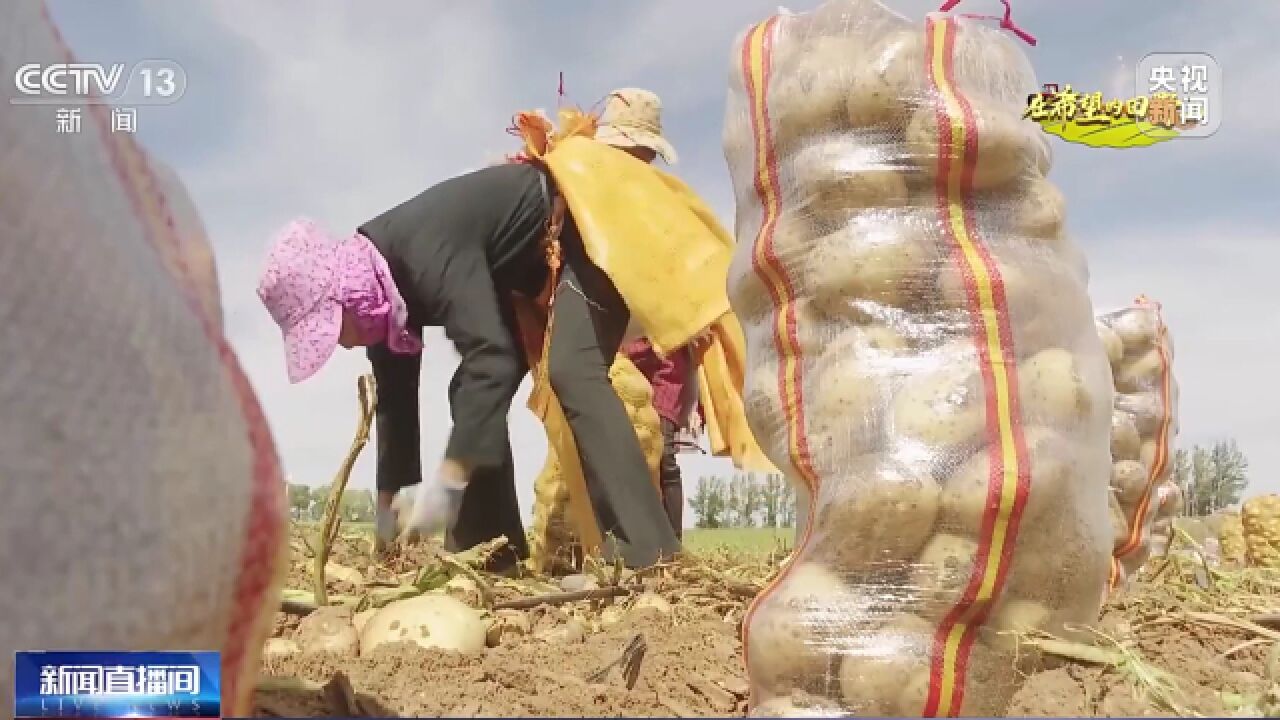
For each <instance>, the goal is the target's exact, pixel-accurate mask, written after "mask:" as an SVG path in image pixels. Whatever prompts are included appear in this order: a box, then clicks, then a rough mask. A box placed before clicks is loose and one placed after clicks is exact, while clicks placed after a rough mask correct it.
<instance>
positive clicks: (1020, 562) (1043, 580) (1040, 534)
mask: <svg viewBox="0 0 1280 720" xmlns="http://www.w3.org/2000/svg"><path fill="white" fill-rule="evenodd" d="M1097 480H1098V478H1086V477H1081V478H1079V479H1078V481H1077V486H1076V488H1075V490H1074V495H1075V497H1074V499H1073V501H1072V502H1071V503H1070V504H1063V505H1062V506H1061V511H1060V512H1058V513H1053V514H1049V515H1046V516H1044V517H1043V518H1042V519H1041V522H1039V523H1022V524H1021V525H1020V526H1019V528H1018V535H1017V537H1016V538H1015V541H1016V542H1017V545H1016V548H1017V549H1016V551H1015V552H1014V554H1013V565H1012V567H1010V569H1009V575H1008V578H1007V585H1006V586H1005V591H1004V593H1005V596H1007V597H1016V598H1021V599H1024V600H1035V601H1037V602H1041V603H1044V604H1045V605H1047V606H1049V607H1050V608H1053V609H1054V611H1055V613H1056V614H1057V615H1056V618H1055V619H1056V621H1058V622H1062V623H1089V622H1094V621H1095V620H1097V613H1098V610H1099V607H1100V603H1101V601H1102V597H1103V594H1104V591H1105V586H1106V581H1107V571H1108V568H1109V567H1110V565H1111V551H1112V548H1113V546H1114V544H1115V529H1114V527H1113V526H1112V524H1111V520H1110V512H1109V510H1108V507H1109V502H1110V501H1109V499H1108V498H1109V496H1110V491H1109V489H1107V488H1105V487H1099V486H1098V484H1097Z"/></svg>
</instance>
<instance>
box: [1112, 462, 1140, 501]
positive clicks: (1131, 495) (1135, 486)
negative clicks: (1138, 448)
mask: <svg viewBox="0 0 1280 720" xmlns="http://www.w3.org/2000/svg"><path fill="white" fill-rule="evenodd" d="M1111 489H1112V490H1114V491H1115V493H1116V499H1117V500H1119V501H1120V507H1122V508H1125V509H1129V508H1136V507H1137V506H1138V503H1139V502H1141V501H1142V497H1143V496H1144V495H1146V493H1147V466H1146V465H1143V464H1142V463H1141V462H1138V461H1137V460H1121V461H1119V462H1117V463H1115V464H1114V465H1112V466H1111Z"/></svg>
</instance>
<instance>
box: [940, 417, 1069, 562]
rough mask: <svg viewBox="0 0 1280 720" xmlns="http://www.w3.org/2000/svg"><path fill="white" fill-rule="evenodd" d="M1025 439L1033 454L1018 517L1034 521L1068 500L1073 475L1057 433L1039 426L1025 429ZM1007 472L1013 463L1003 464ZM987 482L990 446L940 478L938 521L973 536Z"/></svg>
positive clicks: (979, 521) (984, 506)
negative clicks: (1021, 508)
mask: <svg viewBox="0 0 1280 720" xmlns="http://www.w3.org/2000/svg"><path fill="white" fill-rule="evenodd" d="M1023 440H1024V442H1025V443H1026V447H1027V454H1028V456H1029V457H1030V460H1031V475H1030V491H1029V492H1028V494H1027V501H1026V505H1024V506H1023V511H1022V512H1023V515H1022V518H1023V519H1022V522H1023V523H1033V524H1034V523H1036V522H1039V521H1040V520H1041V519H1042V518H1043V517H1044V515H1045V514H1046V513H1053V512H1057V511H1059V509H1060V508H1061V507H1062V504H1063V503H1064V502H1070V490H1071V484H1072V483H1073V481H1074V480H1075V477H1074V474H1073V473H1072V469H1073V464H1072V460H1073V458H1072V450H1071V448H1070V446H1069V445H1068V443H1066V442H1065V441H1064V440H1063V438H1062V437H1061V436H1060V435H1058V434H1056V433H1054V432H1053V431H1051V430H1048V429H1046V428H1042V427H1033V428H1028V429H1026V430H1025V431H1024V434H1023ZM1006 472H1007V473H1016V472H1017V469H1016V468H1012V467H1010V468H1006ZM990 486H991V455H990V451H989V448H983V449H981V450H979V451H977V452H976V453H974V454H973V455H972V456H971V457H970V458H969V459H968V460H966V461H965V462H964V463H963V464H961V465H960V467H959V468H957V469H956V470H955V472H953V473H952V474H951V475H950V477H948V478H947V479H946V481H945V482H944V483H943V486H942V501H941V504H942V508H941V513H940V517H939V526H940V527H941V528H942V529H943V530H945V531H946V532H951V533H957V534H961V535H965V536H971V537H977V536H978V534H979V533H980V532H981V530H982V521H983V517H984V515H985V514H986V511H987V509H988V502H989V495H988V492H989V488H990ZM997 507H998V506H997Z"/></svg>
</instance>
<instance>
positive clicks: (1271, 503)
mask: <svg viewBox="0 0 1280 720" xmlns="http://www.w3.org/2000/svg"><path fill="white" fill-rule="evenodd" d="M1240 521H1241V523H1242V525H1243V529H1244V541H1245V545H1246V546H1247V548H1248V555H1249V564H1250V565H1256V566H1258V567H1269V568H1274V567H1280V495H1260V496H1258V497H1255V498H1250V499H1249V500H1246V501H1245V503H1244V505H1243V506H1241V508H1240Z"/></svg>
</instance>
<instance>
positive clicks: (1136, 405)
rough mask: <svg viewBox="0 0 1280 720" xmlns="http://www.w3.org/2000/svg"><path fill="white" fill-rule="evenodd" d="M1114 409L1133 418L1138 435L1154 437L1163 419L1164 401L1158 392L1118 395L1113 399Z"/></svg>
mask: <svg viewBox="0 0 1280 720" xmlns="http://www.w3.org/2000/svg"><path fill="white" fill-rule="evenodd" d="M1115 407H1116V409H1117V410H1122V411H1124V412H1127V413H1129V414H1130V415H1132V416H1133V422H1134V424H1135V425H1136V426H1137V428H1138V434H1139V435H1141V436H1142V437H1144V438H1149V437H1152V436H1153V435H1155V433H1156V432H1157V431H1158V430H1159V428H1160V423H1161V422H1162V420H1163V418H1164V411H1165V406H1164V400H1162V399H1161V397H1160V393H1158V392H1137V393H1120V394H1117V395H1116V397H1115Z"/></svg>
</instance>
